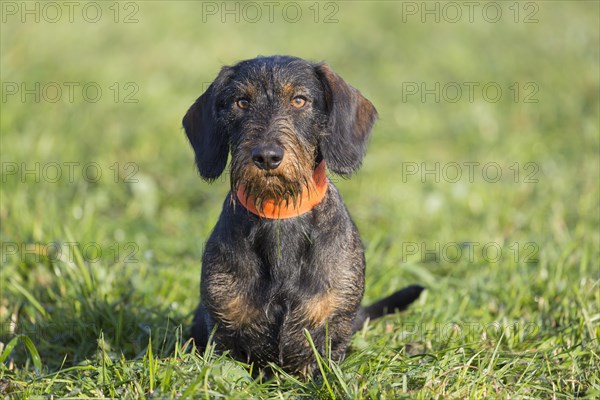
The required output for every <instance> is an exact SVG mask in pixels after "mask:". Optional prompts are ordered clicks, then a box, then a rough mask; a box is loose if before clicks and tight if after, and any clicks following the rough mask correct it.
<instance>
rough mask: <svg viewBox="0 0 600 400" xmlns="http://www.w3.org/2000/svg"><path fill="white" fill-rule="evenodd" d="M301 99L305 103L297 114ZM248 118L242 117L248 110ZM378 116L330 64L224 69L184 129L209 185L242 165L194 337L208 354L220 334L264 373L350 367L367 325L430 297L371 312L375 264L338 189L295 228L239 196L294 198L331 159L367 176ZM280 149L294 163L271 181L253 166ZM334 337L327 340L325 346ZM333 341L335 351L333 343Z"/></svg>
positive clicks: (212, 246) (209, 260) (214, 249)
mask: <svg viewBox="0 0 600 400" xmlns="http://www.w3.org/2000/svg"><path fill="white" fill-rule="evenodd" d="M295 96H303V98H305V99H306V100H307V102H306V105H305V106H304V107H303V108H301V109H295V108H293V107H291V106H290V101H291V99H292V98H294V97H295ZM240 99H244V100H247V101H248V104H249V107H248V108H247V109H242V108H241V107H239V106H237V105H236V104H238V103H236V102H237V101H238V100H240ZM376 116H377V113H376V110H375V108H374V107H373V105H372V104H371V103H370V102H369V101H368V100H367V99H365V98H364V97H363V96H362V95H361V94H360V93H359V92H358V91H357V90H356V89H354V88H352V87H351V86H350V85H348V84H347V83H345V82H344V81H343V80H342V79H341V78H340V77H339V76H338V75H337V74H335V73H334V72H333V71H332V70H331V69H330V68H329V66H328V65H326V64H315V63H311V62H308V61H305V60H302V59H298V58H295V57H287V56H273V57H259V58H256V59H252V60H247V61H243V62H241V63H239V64H237V65H235V66H233V67H225V68H223V69H222V70H221V72H220V74H219V76H218V77H217V78H216V79H215V81H214V82H213V83H212V84H211V85H210V87H209V88H208V90H207V91H206V92H205V93H204V94H203V95H202V96H201V97H200V98H198V100H196V102H195V103H194V104H193V105H192V107H191V108H190V109H189V111H188V112H187V114H186V116H185V117H184V120H183V126H184V128H185V131H186V134H187V135H188V138H189V140H190V142H191V144H192V146H193V148H194V151H195V153H196V162H197V165H198V170H199V171H200V175H201V176H202V177H203V178H204V179H206V180H209V181H210V180H214V179H215V178H216V177H218V176H219V175H220V174H221V173H222V172H223V170H224V168H225V166H226V162H227V156H228V152H229V150H230V151H231V154H232V162H231V164H232V167H231V169H232V176H231V186H232V191H231V195H230V196H228V197H227V198H226V199H225V202H224V204H223V211H222V213H221V217H220V218H219V221H218V222H217V225H216V226H215V228H214V230H213V232H212V234H211V237H210V239H209V241H208V243H207V245H206V248H205V252H204V255H203V259H202V280H201V302H200V305H199V307H198V310H197V312H196V317H195V319H194V326H193V332H192V334H193V336H194V338H195V340H196V342H197V344H198V346H200V347H204V346H205V345H206V344H207V343H208V340H209V335H210V334H211V332H212V331H213V329H216V330H215V336H214V341H215V343H216V345H217V348H218V349H220V350H229V351H230V352H231V354H232V356H234V357H235V358H237V359H240V360H243V361H246V362H249V363H251V362H254V363H256V364H257V366H258V367H259V368H266V367H268V364H269V363H275V364H278V365H279V366H281V367H282V368H284V369H285V370H287V371H290V372H295V373H298V372H299V373H310V372H311V371H313V370H314V368H315V365H316V364H315V357H314V355H313V353H312V350H311V348H310V346H309V345H308V342H307V340H306V337H305V333H304V330H305V329H306V330H307V331H308V332H309V333H310V335H311V337H312V339H313V341H314V343H315V345H316V347H317V349H318V350H319V351H320V352H321V353H324V352H325V349H326V347H327V346H329V349H330V350H331V355H332V357H333V358H334V359H337V360H341V359H342V358H343V357H344V354H345V351H346V347H347V345H348V341H349V340H350V337H351V335H352V332H353V331H355V330H356V329H359V328H360V326H362V324H363V322H364V321H365V320H366V319H367V318H375V317H378V316H381V315H383V314H384V313H385V312H393V311H394V310H396V309H398V310H401V309H404V308H406V306H407V305H408V304H410V303H411V302H413V301H414V300H415V299H416V298H417V297H418V296H419V294H420V292H421V291H422V290H423V288H422V287H420V286H412V287H409V288H407V289H404V290H402V291H399V292H397V293H395V294H394V295H392V296H390V297H388V298H386V299H384V300H382V301H381V302H378V303H376V304H374V305H372V306H370V307H367V308H360V302H361V299H362V296H363V292H364V270H365V259H364V254H363V246H362V243H361V240H360V237H359V234H358V231H357V229H356V227H355V225H354V223H353V222H352V220H351V219H350V216H349V214H348V211H347V209H346V207H345V205H344V203H343V201H342V199H341V197H340V195H339V193H338V191H337V189H336V187H335V186H334V185H333V184H332V183H331V182H329V183H328V188H327V192H326V195H325V198H324V200H323V201H322V202H321V203H320V204H318V205H317V206H316V207H315V208H313V209H312V210H311V211H309V212H307V213H305V214H302V215H300V216H298V217H295V218H290V219H280V220H275V219H267V218H261V217H258V216H256V215H254V214H252V213H250V212H248V211H247V210H246V209H245V208H244V207H243V206H242V205H241V204H240V203H239V201H238V199H237V198H236V196H235V195H234V193H235V192H236V189H237V188H238V187H239V185H244V187H245V188H246V190H247V193H250V194H251V195H252V196H254V197H256V198H257V200H258V201H259V202H260V200H262V199H269V198H276V199H294V198H295V197H296V196H297V195H298V193H299V192H300V191H301V190H302V188H303V187H305V186H308V185H309V184H310V179H311V178H312V174H313V170H314V167H315V165H316V164H317V163H318V162H320V161H321V159H324V160H325V162H326V165H327V166H328V168H329V169H330V170H331V171H333V172H334V173H337V174H343V175H348V174H351V173H352V172H354V171H355V170H356V169H357V168H359V166H360V164H361V162H362V159H363V156H364V153H365V149H366V144H367V141H368V137H369V134H370V131H371V128H372V126H373V123H374V121H375V119H376ZM264 145H271V146H280V147H281V148H282V149H283V150H284V154H285V156H284V160H283V162H282V164H281V166H279V167H277V168H276V169H273V170H269V171H265V170H263V169H261V168H258V167H256V165H254V164H253V162H252V160H251V156H250V154H251V152H252V149H255V148H256V147H257V146H264ZM326 331H327V332H328V336H327V335H326ZM327 337H328V339H329V343H328V344H326V340H327Z"/></svg>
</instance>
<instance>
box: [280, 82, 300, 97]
mask: <svg viewBox="0 0 600 400" xmlns="http://www.w3.org/2000/svg"><path fill="white" fill-rule="evenodd" d="M295 90H296V87H295V86H294V85H292V84H291V83H289V82H286V83H284V84H283V85H282V86H281V92H282V93H283V95H284V96H285V97H289V98H291V97H292V96H293V95H294V94H295Z"/></svg>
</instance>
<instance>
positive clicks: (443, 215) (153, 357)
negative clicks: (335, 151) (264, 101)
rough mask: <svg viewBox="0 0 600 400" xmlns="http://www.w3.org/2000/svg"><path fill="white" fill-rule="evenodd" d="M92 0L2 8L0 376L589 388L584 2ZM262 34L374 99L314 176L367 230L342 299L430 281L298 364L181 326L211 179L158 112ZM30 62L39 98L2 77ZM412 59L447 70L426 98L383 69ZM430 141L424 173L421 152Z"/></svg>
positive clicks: (594, 338)
mask: <svg viewBox="0 0 600 400" xmlns="http://www.w3.org/2000/svg"><path fill="white" fill-rule="evenodd" d="M7 4H9V5H11V6H14V5H15V3H12V2H3V3H2V7H6V5H7ZM23 4H24V3H21V2H17V3H16V6H17V7H22V5H23ZM29 4H30V7H32V8H33V7H34V3H29ZM39 4H40V7H42V6H41V4H43V3H39ZM59 4H61V3H60V2H59ZM99 4H100V5H101V7H102V11H103V14H102V15H103V17H102V18H101V19H100V21H98V22H97V23H88V22H86V21H85V20H83V19H82V17H81V13H80V11H81V9H82V8H83V6H82V5H80V7H79V8H76V12H75V14H74V19H75V20H74V22H73V23H71V22H69V20H68V18H69V17H68V12H67V11H66V9H64V8H63V11H62V12H63V14H62V17H61V19H60V20H59V21H58V22H55V23H52V22H48V21H46V20H44V18H41V20H40V22H39V23H36V22H35V21H34V19H33V18H34V17H32V16H29V17H27V18H28V20H27V21H26V22H25V23H22V22H21V16H20V15H17V16H13V15H12V14H11V12H12V11H11V10H9V9H5V8H3V14H2V15H3V18H6V20H5V21H3V23H2V26H1V43H0V44H1V56H2V57H1V61H0V66H1V79H2V85H3V86H2V96H3V98H2V104H1V107H2V111H1V121H0V128H1V132H2V143H1V144H2V147H1V158H2V183H1V189H0V190H1V204H0V219H1V231H0V235H1V237H0V240H1V242H2V254H1V260H0V261H1V268H2V270H1V274H0V285H1V292H2V295H1V300H0V323H1V329H0V394H2V395H3V396H6V397H9V398H23V399H26V398H37V397H40V396H42V397H50V396H54V398H58V397H60V398H90V397H92V398H100V397H108V398H159V397H160V398H162V397H185V398H218V397H226V398H249V397H254V398H331V397H336V398H366V399H379V398H403V397H406V398H423V399H429V398H481V397H488V398H531V399H534V398H535V399H537V398H572V397H587V398H597V397H600V376H599V374H598V371H599V370H600V346H599V339H600V305H599V303H600V295H599V292H600V287H599V284H600V272H599V268H600V262H599V261H600V244H599V243H600V234H599V225H600V215H599V199H600V196H599V187H598V182H599V179H600V176H599V175H600V167H599V152H600V147H599V105H600V102H599V98H598V97H599V96H598V92H599V78H598V77H599V68H600V66H599V48H600V40H599V33H598V32H599V22H598V21H599V20H598V16H599V13H600V10H599V6H598V2H591V1H589V2H583V1H581V2H567V1H564V2H560V1H557V2H539V3H530V2H529V3H528V2H524V3H517V4H518V6H519V10H520V14H519V16H518V19H517V21H518V22H515V20H514V18H515V14H514V6H513V8H509V7H511V5H513V3H512V2H510V3H498V4H500V7H501V9H502V12H503V14H502V18H501V19H500V21H498V22H496V23H491V22H487V21H486V20H485V19H484V18H483V17H482V14H481V10H482V8H483V4H484V3H482V4H481V5H480V6H478V7H477V8H475V14H474V15H473V17H474V21H473V22H470V21H469V16H468V11H467V8H466V6H464V7H463V9H462V13H463V16H462V18H461V20H460V21H458V22H456V23H451V22H447V21H444V18H442V19H441V21H440V22H439V23H436V22H435V20H434V18H435V17H434V16H429V17H426V18H427V19H426V20H425V22H422V21H421V16H420V15H411V14H409V13H408V11H409V10H408V9H406V7H407V6H416V7H417V8H419V7H422V3H421V2H414V3H411V2H408V3H401V2H361V1H354V2H340V3H336V4H337V5H338V8H335V7H334V6H333V5H331V4H333V3H320V4H319V11H320V14H319V15H318V16H317V17H316V18H317V21H318V22H316V23H315V21H314V19H315V14H314V3H313V2H299V3H297V4H298V5H299V7H300V8H301V10H302V12H303V14H302V18H301V20H300V21H298V22H296V23H290V22H286V21H285V20H284V19H283V17H282V14H281V13H280V12H281V10H282V9H283V5H281V4H280V5H279V6H278V7H277V8H276V9H275V14H274V21H273V22H272V23H271V22H269V21H268V12H267V10H266V8H263V15H262V19H261V20H260V21H258V22H256V23H248V22H245V21H244V20H243V18H242V19H241V21H240V22H239V23H236V22H235V21H234V18H235V16H229V17H227V18H229V19H228V20H227V21H226V23H222V22H221V17H220V16H219V15H216V16H211V15H206V21H203V14H202V3H200V2H169V3H168V4H167V2H161V1H152V2H149V1H148V2H138V3H127V4H126V3H122V4H121V8H120V12H121V13H120V14H119V17H118V20H119V21H122V20H123V18H125V16H126V15H128V13H130V12H132V11H133V12H135V15H134V17H135V18H137V20H138V21H137V22H134V23H128V24H127V23H122V22H119V23H115V22H114V9H111V8H109V7H111V5H112V4H113V3H112V2H107V3H99ZM134 4H137V5H138V6H139V9H137V11H136V9H135V7H133V5H134ZM207 4H208V5H209V6H210V5H216V6H220V4H221V2H216V3H205V7H206V5H207ZM228 4H229V5H230V6H231V7H232V8H233V7H234V6H235V5H234V3H228ZM257 4H262V3H257ZM403 4H404V5H403ZM428 4H429V5H430V7H432V8H433V7H434V6H435V4H436V3H428ZM438 4H439V5H438V6H439V7H440V9H441V7H443V6H444V4H446V3H438ZM455 4H459V5H460V4H463V3H460V2H459V3H455ZM536 5H537V8H536V7H535V6H536ZM240 7H242V6H241V5H240ZM310 7H313V8H310ZM403 7H404V13H403ZM9 11H11V12H9ZM46 11H47V13H48V14H47V15H46V17H48V18H53V16H54V15H55V14H54V13H52V14H50V12H51V11H52V10H49V9H48V10H46ZM251 11H252V10H250V9H246V12H247V13H248V14H245V16H246V17H247V18H254V15H255V14H249V13H250V12H251ZM288 11H289V14H288V17H290V16H293V14H292V11H293V10H291V9H290V10H288ZM492 11H493V10H489V12H490V13H491V12H492ZM40 12H42V11H40ZM89 12H90V13H91V12H92V11H91V10H90V11H89ZM331 12H334V15H333V18H335V19H337V22H333V23H324V19H325V17H326V16H328V15H329V13H331ZM451 12H452V13H451ZM531 12H534V14H535V15H534V16H533V18H536V19H537V22H535V21H533V22H531V23H524V18H525V17H526V16H530V13H531ZM90 15H92V14H90ZM454 15H455V14H454V12H453V11H452V10H451V9H446V14H443V15H442V17H446V19H448V18H453V17H454ZM489 15H492V14H489ZM492 16H493V15H492ZM277 53H283V54H292V55H297V56H301V57H305V58H309V59H313V60H326V61H327V62H329V63H330V64H331V65H332V67H333V68H334V69H335V70H336V71H337V72H339V73H340V75H342V76H343V77H344V78H345V79H346V80H347V81H348V82H350V83H351V84H352V85H354V86H356V87H357V88H359V89H360V90H361V91H362V92H363V93H364V94H365V95H366V96H367V97H368V98H369V99H371V100H372V101H373V103H374V104H375V105H376V107H377V108H378V111H379V114H380V120H379V122H378V124H377V125H376V127H375V130H374V133H373V138H372V140H371V143H370V146H369V151H368V154H367V157H366V158H365V161H364V166H363V168H362V169H361V171H360V172H359V173H357V174H356V175H355V176H354V177H353V178H352V179H350V180H342V179H339V178H334V179H336V182H337V183H338V186H339V188H340V190H341V191H342V193H343V195H344V198H345V201H346V203H347V205H348V208H349V210H350V212H351V214H352V216H353V218H354V219H355V222H356V223H357V225H358V227H359V230H360V231H361V235H362V238H363V241H364V243H365V247H366V257H367V270H368V272H367V289H366V293H365V301H366V302H369V301H373V300H375V299H377V298H379V297H381V296H383V295H386V294H388V293H390V292H392V291H393V290H396V289H398V288H401V287H403V286H405V285H407V284H410V283H421V284H423V285H425V286H427V288H428V290H427V291H426V292H425V293H424V295H423V296H422V298H421V299H420V300H419V301H418V302H417V303H416V304H414V305H413V306H412V307H411V308H410V309H409V310H408V311H407V312H405V313H402V314H400V315H392V316H388V317H386V318H384V319H383V320H380V321H374V322H371V323H370V324H369V325H368V326H367V327H365V328H364V329H363V330H362V331H360V332H359V333H357V334H356V335H355V336H354V338H353V340H352V344H351V351H350V352H349V354H348V356H347V357H346V359H345V360H344V362H342V363H341V364H336V363H332V362H330V361H328V360H327V359H325V360H322V361H321V367H322V369H323V372H324V375H323V379H320V380H316V381H314V380H309V381H302V380H299V379H298V378H296V377H293V376H288V375H286V374H285V373H279V374H277V375H276V376H275V378H273V379H272V380H264V379H256V380H255V379H252V373H251V370H250V369H249V367H248V366H245V365H242V364H239V363H237V362H235V361H233V360H231V359H230V358H229V357H228V356H227V355H226V354H225V355H223V354H215V353H214V352H213V351H212V349H208V350H207V352H206V353H204V354H202V355H197V354H195V353H194V352H190V351H189V350H190V346H191V345H190V343H189V342H188V341H187V338H188V336H187V335H188V332H189V331H188V329H189V326H190V323H191V316H192V315H191V313H192V310H193V309H194V307H195V306H196V303H197V301H198V287H199V275H200V258H201V254H202V247H203V242H204V241H205V240H206V239H207V237H208V234H209V233H210V230H211V229H212V227H213V225H214V223H215V221H216V219H217V218H218V215H219V211H220V208H221V204H222V200H223V198H224V196H225V194H226V192H227V190H228V185H227V177H224V178H223V179H220V180H218V181H217V182H216V183H214V184H213V185H208V184H206V183H204V182H202V181H201V180H200V179H199V177H198V175H197V173H196V171H195V168H194V164H193V155H192V151H191V149H190V146H189V144H188V143H187V140H186V138H185V135H184V133H183V132H182V130H181V125H180V124H181V122H180V121H181V118H182V116H183V114H184V113H185V111H186V109H187V107H188V106H189V105H190V104H191V103H192V102H193V101H194V99H195V98H196V97H197V96H199V95H200V93H201V92H202V90H203V88H205V87H206V85H207V83H209V82H210V81H211V80H212V79H213V78H214V77H215V76H216V74H217V72H218V68H219V67H220V66H221V65H223V64H232V63H235V62H236V61H238V60H242V59H246V58H251V57H254V56H256V55H258V54H264V55H267V54H277ZM36 82H39V83H40V90H46V91H47V92H45V93H41V94H40V101H36V99H35V94H31V93H30V94H26V95H25V98H24V101H23V99H22V98H21V92H19V93H17V94H12V92H13V91H14V89H15V87H16V88H18V89H19V90H20V89H21V84H25V85H26V86H25V89H31V88H34V89H35V84H36ZM51 82H57V83H58V84H59V85H60V86H61V87H62V89H63V90H64V92H63V93H62V96H60V98H59V99H57V101H56V102H52V101H49V100H52V99H53V98H54V97H56V96H55V92H52V90H53V86H52V85H50V86H48V84H49V83H51ZM68 82H74V83H76V84H78V85H79V86H75V88H76V90H75V92H74V97H73V99H72V100H71V99H70V98H69V96H68V92H67V86H65V83H68ZM436 82H439V83H440V91H442V90H444V89H443V88H444V85H447V84H448V83H450V86H446V89H445V90H447V92H440V96H441V98H440V101H439V102H436V101H435V95H433V94H430V95H426V96H425V99H424V100H425V101H422V99H421V97H420V93H419V94H417V95H409V94H408V93H407V90H408V89H410V88H414V86H412V85H417V86H416V87H418V88H420V86H419V85H420V84H421V83H424V84H425V85H426V88H429V89H431V88H435V84H436ZM465 82H474V83H476V84H477V85H478V86H477V88H478V89H476V90H475V92H474V98H473V101H470V99H469V98H468V91H467V90H468V88H467V86H465V84H464V83H465ZM89 83H93V85H88V86H86V87H92V89H93V88H94V87H100V88H101V90H102V96H101V98H99V99H98V101H96V102H92V101H90V98H91V97H93V96H94V92H92V91H90V92H89V93H86V95H87V96H88V98H87V100H86V98H85V97H84V95H83V94H82V93H81V90H80V89H82V88H83V87H84V85H86V84H89ZM115 83H117V85H116V86H113V85H114V84H115ZM129 83H133V85H131V84H129ZM490 83H492V86H493V87H498V86H499V87H500V88H501V89H502V91H503V95H502V97H501V98H500V99H499V100H498V101H496V102H492V101H490V97H489V96H494V92H493V91H490V92H489V93H487V94H488V95H489V96H488V98H486V97H484V95H483V94H482V92H481V90H480V89H481V88H483V86H484V85H486V84H490ZM515 83H516V86H515ZM15 85H16V86H15ZM456 86H459V87H461V88H462V90H463V93H462V97H461V98H460V99H458V101H456V102H451V101H449V100H452V99H453V98H454V97H455V92H454V91H451V90H452V89H453V88H454V89H455V88H456ZM488 86H489V85H488ZM490 87H491V86H490ZM117 88H118V89H119V91H118V93H117V91H116V90H117ZM92 89H90V90H92ZM517 89H518V90H519V92H518V94H517V93H516V90H517ZM136 90H137V91H136ZM490 90H492V89H490ZM115 95H116V101H115ZM515 95H516V96H517V97H516V98H515ZM90 96H91V97H90ZM127 96H129V97H127ZM125 100H137V102H133V103H131V102H126V101H125ZM526 100H535V102H526ZM72 163H74V164H72ZM422 163H424V164H422ZM436 163H439V166H440V167H439V168H440V172H439V175H440V179H438V181H436V179H435V178H436V177H435V176H434V175H432V174H425V175H424V176H422V174H421V173H422V172H423V169H424V168H426V169H433V168H435V165H436ZM465 163H479V164H465ZM456 165H459V166H461V168H462V172H463V175H462V177H461V178H460V179H456V182H453V181H454V180H455V179H453V178H454V177H455V175H456V173H455V171H456ZM468 165H473V168H474V170H473V171H474V175H473V177H472V179H470V177H469V174H468V172H469V171H468V167H467V166H468ZM483 167H486V168H487V169H486V170H485V173H486V174H485V175H483V176H482V171H483ZM36 168H37V169H36ZM71 168H72V169H71ZM414 168H419V172H418V173H416V174H410V172H411V171H414ZM452 168H454V170H453V169H452ZM498 168H500V170H501V171H502V177H501V178H500V179H499V180H498V181H497V182H493V181H494V180H495V179H493V178H494V176H495V171H496V169H498ZM25 170H29V171H32V172H26V171H25ZM57 170H59V171H61V172H62V176H61V177H58V178H56V179H55V177H56V175H55V174H56V171H57ZM98 171H100V172H101V173H102V175H101V176H100V177H98V178H96V173H97V172H98ZM71 172H72V175H70V173H71ZM517 172H518V174H517ZM444 178H445V179H444ZM468 243H471V244H468ZM461 246H462V247H461ZM470 250H473V252H472V253H471V251H470ZM482 250H484V251H483V252H482ZM498 250H499V251H500V252H501V257H498V256H497V255H496V254H497V253H495V252H497V251H498Z"/></svg>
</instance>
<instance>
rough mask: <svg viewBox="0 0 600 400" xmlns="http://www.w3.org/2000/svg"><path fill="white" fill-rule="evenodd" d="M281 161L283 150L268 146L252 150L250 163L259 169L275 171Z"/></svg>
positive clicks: (271, 145) (275, 146)
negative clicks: (252, 162)
mask: <svg viewBox="0 0 600 400" xmlns="http://www.w3.org/2000/svg"><path fill="white" fill-rule="evenodd" d="M281 160H283V149H282V148H281V147H279V146H277V145H273V144H269V145H265V146H259V147H255V148H254V149H252V161H254V165H256V166H257V167H258V168H260V169H264V170H269V169H275V168H277V167H278V166H279V164H281Z"/></svg>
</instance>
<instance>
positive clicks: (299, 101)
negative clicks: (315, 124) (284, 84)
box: [292, 96, 306, 108]
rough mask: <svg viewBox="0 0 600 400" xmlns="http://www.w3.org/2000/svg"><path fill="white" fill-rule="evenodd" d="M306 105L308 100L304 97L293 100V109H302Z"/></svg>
mask: <svg viewBox="0 0 600 400" xmlns="http://www.w3.org/2000/svg"><path fill="white" fill-rule="evenodd" d="M305 105H306V98H304V97H302V96H296V97H294V98H293V99H292V107H294V108H302V107H304V106H305Z"/></svg>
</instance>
